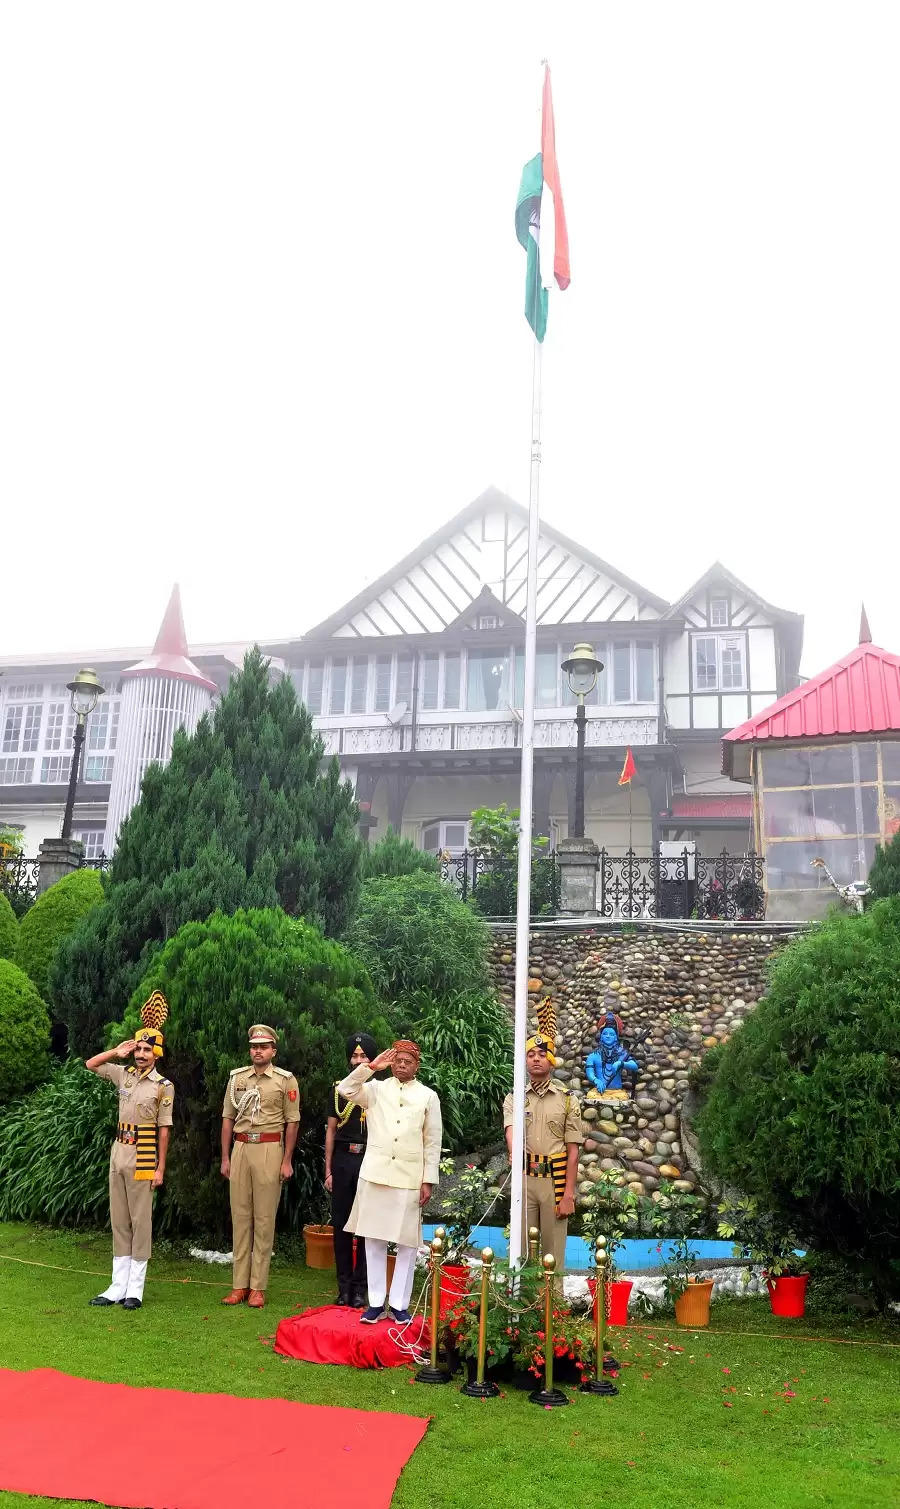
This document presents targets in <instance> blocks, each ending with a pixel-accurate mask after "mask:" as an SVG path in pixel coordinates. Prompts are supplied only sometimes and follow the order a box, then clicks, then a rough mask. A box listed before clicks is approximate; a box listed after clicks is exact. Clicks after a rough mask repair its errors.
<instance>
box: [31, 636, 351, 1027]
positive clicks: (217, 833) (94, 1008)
mask: <svg viewBox="0 0 900 1509" xmlns="http://www.w3.org/2000/svg"><path fill="white" fill-rule="evenodd" d="M323 759H324V746H323V744H322V740H321V738H320V737H319V736H318V734H316V733H315V732H314V730H313V725H312V718H311V716H310V714H309V712H308V711H307V709H306V708H305V707H304V706H303V704H302V703H300V702H298V700H297V696H296V693H295V691H294V688H293V686H292V684H291V682H290V681H289V680H288V679H287V678H286V677H283V678H281V679H280V680H279V681H278V682H277V683H276V684H275V685H274V686H273V685H270V681H269V666H268V662H267V661H266V659H265V658H264V656H263V655H262V654H261V652H260V650H259V649H258V648H254V649H252V650H250V651H249V652H248V654H247V655H246V657H245V660H244V665H243V669H242V670H241V671H240V673H239V674H238V675H236V676H235V677H233V678H232V681H231V685H230V686H229V688H228V691H227V692H226V694H225V696H224V697H223V698H222V700H221V702H220V703H219V704H218V706H217V707H216V709H215V711H214V712H213V714H212V715H207V716H205V717H204V718H202V719H201V720H200V723H199V724H198V726H197V729H196V732H195V733H194V734H192V735H191V736H190V737H188V736H187V735H185V734H183V733H178V734H176V736H175V741H174V745H173V750H172V758H171V760H170V762H169V764H168V765H167V766H165V767H164V768H163V767H161V766H159V765H152V766H151V767H150V769H149V770H148V771H147V774H146V775H145V777H144V781H143V784H142V787H141V798H140V801H139V802H138V803H137V805H136V806H135V808H134V809H133V811H132V812H131V813H130V815H129V816H128V817H127V818H126V820H125V822H124V823H123V825H122V829H121V833H120V835H119V843H118V847H117V850H116V854H115V858H114V860H113V864H112V867H111V870H110V874H109V878H108V884H107V899H106V901H105V902H104V903H103V904H102V905H101V906H99V907H96V908H95V909H94V910H93V911H92V912H91V913H90V914H89V915H88V917H86V918H85V920H84V922H83V923H82V925H81V926H80V927H79V929H78V930H77V932H75V933H73V934H72V936H71V937H70V938H68V939H66V940H65V941H64V942H63V944H62V945H61V946H60V948H59V949H58V951H57V954H56V957H55V959H54V962H53V966H52V969H51V975H50V997H51V1000H52V1002H53V1005H54V1008H55V1011H56V1014H57V1015H58V1016H59V1018H60V1019H61V1020H62V1021H64V1022H65V1023H66V1024H67V1026H68V1029H69V1043H70V1046H71V1048H72V1050H73V1051H74V1052H76V1053H80V1054H88V1053H91V1052H96V1051H97V1049H98V1047H99V1046H100V1038H101V1036H102V1033H103V1028H104V1027H105V1025H106V1024H107V1023H108V1022H111V1021H115V1020H116V1019H117V1018H120V1017H121V1015H122V1012H123V1010H124V1007H125V1004H126V1002H127V1001H128V1000H129V998H130V996H131V994H132V991H133V990H134V989H135V987H136V986H137V984H138V982H139V980H140V979H141V978H142V976H143V975H144V974H145V973H146V970H147V968H148V966H149V964H150V963H151V961H152V960H153V958H154V957H155V956H156V954H157V953H158V952H159V950H160V948H161V947H162V946H163V944H164V943H165V942H166V940H167V939H168V938H171V937H172V936H174V934H175V933H176V932H177V931H178V929H179V928H180V927H181V926H182V925H183V924H184V923H185V922H202V921H204V920H205V919H206V918H207V917H209V916H211V915H212V913H213V912H215V911H221V912H224V913H226V914H230V913H232V912H235V911H236V910H237V909H238V908H239V907H248V908H249V907H253V908H256V907H281V908H283V909H284V911H286V912H288V913H289V914H291V915H294V916H302V917H304V918H306V919H307V920H308V921H310V922H312V923H314V924H315V925H316V926H317V927H320V928H321V929H322V931H323V932H324V933H325V934H326V936H331V937H334V936H336V935H338V934H340V933H341V932H342V931H343V929H344V927H345V925H346V923H347V921H348V920H349V916H350V914H351V911H352V908H353V905H354V902H355V899H356V892H357V886H358V872H359V862H360V847H361V846H360V843H359V839H358V837H357V833H356V822H357V816H358V813H357V808H356V803H355V801H354V799H353V794H352V792H351V790H350V787H349V785H348V784H347V783H346V782H345V781H342V780H341V777H340V772H339V769H338V764H337V761H336V760H335V759H332V760H331V761H330V763H329V764H328V765H327V766H325V767H324V769H323Z"/></svg>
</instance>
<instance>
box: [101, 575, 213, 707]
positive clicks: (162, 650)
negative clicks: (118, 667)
mask: <svg viewBox="0 0 900 1509" xmlns="http://www.w3.org/2000/svg"><path fill="white" fill-rule="evenodd" d="M131 676H173V677H175V679H176V680H180V681H196V682H197V684H198V685H199V686H205V687H206V688H207V690H208V691H211V692H217V691H218V690H219V688H218V687H217V686H216V683H215V682H214V681H210V680H209V679H208V677H206V676H204V674H203V672H202V671H201V670H200V669H199V668H198V667H197V666H196V665H195V664H194V662H193V660H191V659H189V657H188V646H187V635H186V634H185V632H184V616H183V614H182V612H181V593H180V591H179V589H178V583H177V582H176V584H175V586H174V587H173V588H172V595H171V597H170V598H169V603H168V607H167V608H166V611H165V613H164V614H163V621H162V623H161V624H160V626H159V633H158V634H157V636H156V643H155V645H154V646H153V650H152V652H151V654H149V655H148V656H147V657H146V659H145V660H139V661H138V663H137V665H130V666H129V667H128V668H127V670H124V671H123V672H122V679H123V681H124V680H125V679H126V678H130V677H131Z"/></svg>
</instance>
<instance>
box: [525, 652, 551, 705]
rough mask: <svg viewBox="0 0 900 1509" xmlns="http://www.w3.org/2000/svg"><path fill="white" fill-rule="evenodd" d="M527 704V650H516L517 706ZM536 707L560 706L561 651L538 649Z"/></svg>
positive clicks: (535, 687)
mask: <svg viewBox="0 0 900 1509" xmlns="http://www.w3.org/2000/svg"><path fill="white" fill-rule="evenodd" d="M524 705H525V651H524V650H517V651H516V707H524ZM534 705H535V707H559V653H558V651H557V649H556V646H555V645H554V647H553V649H552V650H538V652H537V661H536V664H535V672H534Z"/></svg>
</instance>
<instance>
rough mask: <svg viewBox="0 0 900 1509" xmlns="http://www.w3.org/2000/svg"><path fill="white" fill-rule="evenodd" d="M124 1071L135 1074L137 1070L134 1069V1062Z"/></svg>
mask: <svg viewBox="0 0 900 1509" xmlns="http://www.w3.org/2000/svg"><path fill="white" fill-rule="evenodd" d="M125 1073H126V1074H136V1073H137V1070H136V1069H135V1067H134V1064H129V1065H128V1068H127V1069H126V1070H125Z"/></svg>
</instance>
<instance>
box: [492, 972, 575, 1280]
mask: <svg viewBox="0 0 900 1509" xmlns="http://www.w3.org/2000/svg"><path fill="white" fill-rule="evenodd" d="M555 1035H556V1011H555V1009H554V1007H553V1005H552V1003H551V1002H550V1001H549V1000H545V1001H542V1002H541V1004H540V1006H539V1007H538V1031H537V1032H536V1033H535V1035H534V1036H533V1037H530V1038H529V1039H528V1041H527V1043H526V1044H525V1062H526V1065H527V1068H528V1077H529V1084H528V1086H527V1087H526V1090H525V1199H524V1201H523V1202H522V1203H523V1218H524V1232H523V1251H525V1252H527V1251H528V1245H527V1233H528V1228H529V1227H530V1226H537V1227H538V1228H539V1230H540V1233H541V1246H540V1251H541V1255H542V1256H543V1255H546V1253H548V1252H552V1253H553V1256H554V1258H555V1259H556V1272H557V1273H560V1274H561V1273H562V1272H563V1270H564V1268H565V1261H566V1237H567V1235H568V1230H569V1219H568V1218H569V1216H571V1215H573V1214H574V1212H575V1183H576V1180H577V1178H578V1149H579V1147H580V1146H581V1144H582V1142H583V1141H584V1133H583V1130H582V1124H581V1111H580V1109H579V1105H578V1101H577V1099H576V1098H575V1096H574V1095H573V1094H572V1093H571V1091H569V1090H567V1089H566V1086H565V1085H563V1084H560V1082H559V1080H556V1079H553V1078H552V1077H551V1076H552V1072H553V1069H554V1068H555V1067H556V1057H555V1054H554V1048H555V1042H554V1039H555ZM512 1123H513V1098H512V1095H507V1097H506V1100H505V1101H504V1104H503V1125H504V1128H505V1131H506V1145H507V1147H508V1148H509V1153H510V1157H512Z"/></svg>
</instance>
